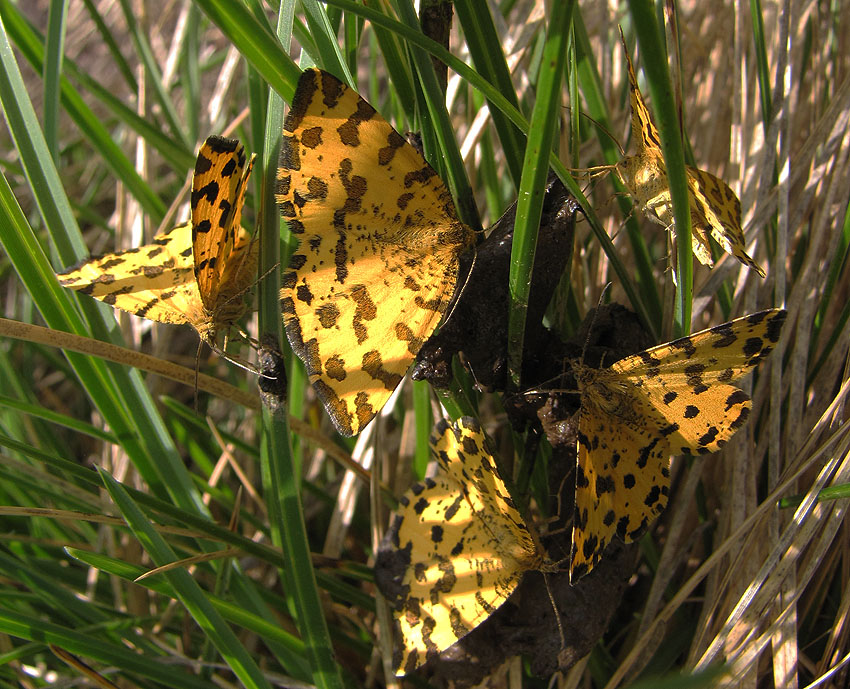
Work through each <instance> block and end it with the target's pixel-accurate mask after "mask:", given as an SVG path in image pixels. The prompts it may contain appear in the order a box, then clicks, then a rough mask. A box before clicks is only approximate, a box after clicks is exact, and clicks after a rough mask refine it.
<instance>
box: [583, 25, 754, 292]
mask: <svg viewBox="0 0 850 689" xmlns="http://www.w3.org/2000/svg"><path fill="white" fill-rule="evenodd" d="M620 38H621V40H622V42H623V51H624V53H625V56H626V66H627V68H628V74H629V100H630V103H631V108H632V138H633V139H634V141H635V154H634V155H631V156H624V157H623V159H622V160H620V162H618V163H617V164H616V165H601V166H598V167H595V168H590V169H589V170H587V172H590V173H591V174H593V173H599V172H600V171H606V170H607V171H613V172H614V173H615V174H616V175H617V177H618V178H619V180H620V181H621V182H622V184H623V186H625V187H626V189H628V191H629V194H630V195H631V197H632V198H633V199H634V200H635V202H636V203H637V205H638V206H639V207H640V208H641V209H642V210H643V211H644V212H645V213H646V215H647V217H648V218H650V219H651V220H654V221H655V222H657V223H659V224H660V225H663V226H664V227H665V228H666V229H668V230H672V229H673V227H674V218H673V201H672V198H671V196H670V187H669V185H668V182H667V166H666V165H665V163H664V156H663V155H662V152H661V136H660V135H659V133H658V130H657V129H656V128H655V125H654V124H653V122H652V118H651V117H650V115H649V109H648V108H647V107H646V103H644V100H643V96H642V95H641V92H640V88H639V87H638V83H637V77H636V76H635V70H634V67H633V66H632V60H631V58H630V57H629V51H628V48H627V47H626V42H625V39H624V38H623V34H622V31H621V32H620ZM685 173H686V175H687V181H688V205H689V207H690V211H691V233H692V234H691V246H692V248H693V252H694V255H695V256H696V257H697V259H698V260H699V262H700V263H702V264H703V265H706V266H709V267H710V266H713V265H714V258H713V257H712V255H711V243H710V242H709V237H711V238H712V239H714V241H716V242H717V243H718V244H719V245H720V246H721V247H722V248H723V250H724V251H725V252H726V253H728V254H732V255H733V256H734V257H735V258H737V259H738V260H739V261H740V262H741V263H743V264H744V265H746V266H748V267H750V268H752V269H753V270H755V271H756V272H757V273H758V274H759V275H760V276H761V277H764V276H765V272H764V270H763V269H762V267H761V266H760V265H759V264H758V263H756V262H755V261H754V260H753V258H752V257H751V256H750V255H749V254H747V251H746V242H745V240H744V232H743V230H742V229H741V202H740V201H739V200H738V197H737V196H736V195H735V192H734V191H732V189H731V188H730V187H729V185H728V184H726V182H724V181H723V180H722V179H720V178H719V177H715V176H714V175H712V174H711V173H708V172H706V171H705V170H699V169H697V168H695V167H691V166H689V165H688V166H686V167H685Z"/></svg>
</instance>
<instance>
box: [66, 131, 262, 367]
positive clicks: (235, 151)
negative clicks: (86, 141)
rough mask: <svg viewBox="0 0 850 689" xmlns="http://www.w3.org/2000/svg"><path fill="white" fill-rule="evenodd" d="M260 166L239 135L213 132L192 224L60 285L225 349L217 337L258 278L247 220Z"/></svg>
mask: <svg viewBox="0 0 850 689" xmlns="http://www.w3.org/2000/svg"><path fill="white" fill-rule="evenodd" d="M253 164H254V159H253V157H252V158H251V159H250V160H247V159H246V156H245V149H244V147H243V146H242V145H241V144H240V143H239V141H237V140H235V139H225V138H223V137H220V136H211V137H209V138H208V139H207V140H206V141H205V142H204V144H203V145H202V146H201V149H200V151H199V152H198V158H197V162H196V164H195V173H194V177H193V179H192V199H191V206H192V222H191V223H185V224H183V225H178V226H177V227H174V228H173V229H171V230H168V231H167V232H164V233H162V234H159V235H157V236H155V237H154V238H153V241H152V242H151V243H150V244H147V245H145V246H140V247H138V248H136V249H128V250H126V251H118V252H115V253H112V254H106V255H104V256H101V257H99V258H93V259H90V260H87V261H84V262H83V263H82V264H80V265H79V266H76V267H73V268H68V269H66V270H65V271H63V272H61V273H57V277H58V278H59V283H60V284H61V285H63V286H65V287H69V288H71V289H74V290H77V291H79V292H82V293H83V294H87V295H89V296H91V297H95V298H96V299H100V300H101V301H103V302H104V303H106V304H109V305H110V306H114V307H115V308H118V309H122V310H123V311H128V312H129V313H132V314H133V315H135V316H139V317H141V318H148V319H150V320H153V321H159V322H160V323H188V324H189V325H191V326H192V327H193V328H195V330H197V331H198V335H199V336H200V337H201V340H203V341H204V342H206V343H207V344H209V345H210V347H212V348H213V349H215V350H216V351H219V352H221V351H222V350H221V349H220V347H219V345H218V336H219V334H220V333H224V335H225V337H226V335H227V332H228V331H229V330H230V328H231V327H232V326H233V325H234V323H235V322H236V321H238V320H239V318H241V317H242V315H243V314H244V313H245V309H246V305H245V299H244V296H245V294H246V293H247V291H248V288H249V287H250V285H251V283H252V282H253V281H254V280H255V279H256V277H255V276H256V271H257V252H258V245H257V243H256V242H254V241H252V237H251V234H250V233H249V232H247V231H246V230H244V229H243V228H242V225H241V218H242V206H243V205H244V202H245V188H246V185H247V182H248V178H249V176H250V175H251V169H252V167H253Z"/></svg>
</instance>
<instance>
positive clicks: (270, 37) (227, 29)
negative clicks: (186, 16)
mask: <svg viewBox="0 0 850 689" xmlns="http://www.w3.org/2000/svg"><path fill="white" fill-rule="evenodd" d="M195 3H196V4H197V5H198V6H200V8H201V9H202V10H203V11H204V13H205V14H206V15H207V16H208V17H209V18H210V19H212V21H213V22H214V23H215V25H216V26H217V27H218V28H219V29H221V31H222V32H223V33H224V35H225V36H227V38H228V39H230V41H231V43H233V45H235V46H236V48H237V49H238V50H239V53H240V54H241V55H242V57H244V58H245V59H246V60H247V61H248V63H249V64H250V65H251V66H252V67H253V68H254V69H256V70H257V71H258V72H259V73H260V74H262V75H263V79H265V80H266V81H267V82H268V84H269V86H271V87H272V88H273V89H274V90H275V91H277V93H278V94H280V96H281V97H283V99H284V100H286V101H291V100H292V94H293V93H294V92H295V84H296V83H297V82H298V77H299V76H300V74H301V70H300V69H299V68H298V65H296V64H295V63H294V62H293V61H292V59H291V58H290V57H289V55H288V54H287V53H286V51H285V50H284V49H283V46H281V43H280V41H279V40H278V39H277V37H276V36H275V35H274V33H273V32H272V30H271V29H270V28H269V25H268V24H267V23H265V22H260V21H259V20H258V19H257V17H255V16H254V15H253V14H251V12H250V11H249V10H248V8H247V7H245V5H243V4H242V3H239V2H231V1H230V0H195Z"/></svg>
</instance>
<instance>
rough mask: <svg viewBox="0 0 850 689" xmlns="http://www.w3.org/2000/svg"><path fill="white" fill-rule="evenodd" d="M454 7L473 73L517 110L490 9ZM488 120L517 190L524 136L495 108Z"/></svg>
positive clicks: (463, 0)
mask: <svg viewBox="0 0 850 689" xmlns="http://www.w3.org/2000/svg"><path fill="white" fill-rule="evenodd" d="M454 8H455V11H456V12H457V17H458V20H459V21H460V26H461V28H462V29H463V35H464V38H465V39H466V45H467V48H468V49H469V56H470V57H471V58H472V64H473V65H475V69H476V71H477V72H478V73H479V74H480V75H481V76H482V77H483V78H485V79H487V81H489V82H490V83H491V84H493V85H494V86H495V87H496V88H497V89H499V92H500V93H502V95H504V96H505V98H507V99H508V101H510V103H511V105H513V106H514V107H515V108H516V109H517V110H519V101H518V100H517V97H516V92H515V91H514V85H513V82H512V81H511V73H510V70H509V69H508V63H507V62H506V61H505V55H504V53H503V51H502V50H501V47H500V41H499V36H498V34H497V33H496V27H495V25H494V24H493V17H492V16H491V14H490V6H489V5H486V4H482V3H475V2H470V0H457V2H455V3H454ZM490 117H491V118H492V120H493V125H494V126H495V128H496V132H497V133H498V135H499V141H500V143H501V144H502V151H503V153H504V155H505V162H506V163H507V166H508V171H509V172H510V174H511V179H512V180H513V183H514V187H518V186H519V183H520V177H521V175H522V159H523V150H524V148H525V137H524V136H523V134H522V132H520V131H519V130H518V129H517V128H516V125H514V124H513V123H512V122H511V121H510V120H509V119H508V118H507V117H506V116H505V114H504V113H503V112H502V111H501V110H499V109H498V108H494V107H490Z"/></svg>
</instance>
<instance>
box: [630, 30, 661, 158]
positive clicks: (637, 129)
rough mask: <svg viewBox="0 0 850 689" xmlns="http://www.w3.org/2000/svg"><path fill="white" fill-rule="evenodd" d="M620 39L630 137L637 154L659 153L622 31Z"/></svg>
mask: <svg viewBox="0 0 850 689" xmlns="http://www.w3.org/2000/svg"><path fill="white" fill-rule="evenodd" d="M620 40H621V41H622V42H623V52H624V53H625V54H626V67H627V69H628V72H629V101H630V102H631V106H632V137H633V138H634V140H635V150H636V152H637V155H642V154H644V153H645V152H646V151H648V150H649V151H657V152H658V153H659V154H660V152H661V137H660V136H659V134H658V130H657V129H656V128H655V125H654V124H653V123H652V118H651V117H650V116H649V109H648V108H647V107H646V103H645V102H644V100H643V96H642V95H641V92H640V87H639V86H638V83H637V76H636V75H635V69H634V67H633V66H632V58H631V57H629V49H628V48H627V47H626V41H625V39H624V38H623V34H622V32H621V33H620Z"/></svg>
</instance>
